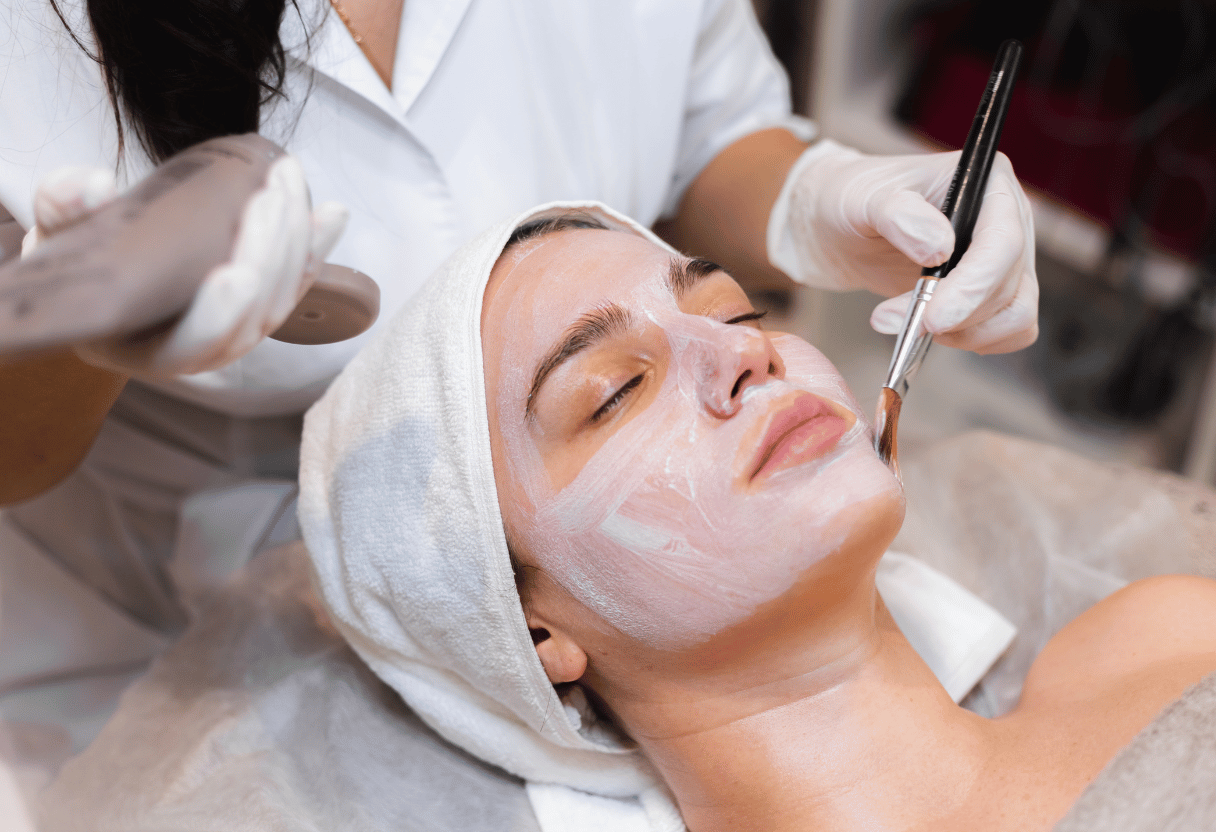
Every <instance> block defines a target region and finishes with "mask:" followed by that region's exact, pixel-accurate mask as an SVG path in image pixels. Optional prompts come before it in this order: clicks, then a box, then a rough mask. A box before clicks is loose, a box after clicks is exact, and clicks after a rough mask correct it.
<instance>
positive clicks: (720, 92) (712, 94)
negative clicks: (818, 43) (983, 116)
mask: <svg viewBox="0 0 1216 832" xmlns="http://www.w3.org/2000/svg"><path fill="white" fill-rule="evenodd" d="M770 127H785V128H786V129H788V130H790V131H791V132H792V133H794V134H795V135H796V136H798V137H799V138H801V139H803V140H805V141H810V140H811V139H812V138H814V136H815V132H816V130H815V126H814V124H812V123H811V122H810V121H808V120H807V119H805V118H802V117H801V116H797V115H794V114H793V113H792V112H791V108H790V90H789V79H788V78H787V77H786V74H785V70H784V69H783V68H782V66H781V64H780V63H778V61H777V59H776V57H775V56H774V55H773V53H772V50H771V49H770V48H769V45H768V40H767V38H766V37H765V35H764V32H763V31H762V30H761V29H760V24H759V22H758V21H757V20H756V14H755V11H754V10H753V8H752V4H751V0H708V2H706V4H705V6H704V7H703V11H702V19H701V26H700V32H699V34H698V36H697V43H696V48H695V50H694V53H693V63H692V67H691V68H690V70H689V76H688V89H687V94H686V97H685V103H684V125H683V128H682V130H681V135H680V143H679V151H678V156H677V161H676V169H675V176H674V178H673V181H672V185H671V188H670V190H669V192H668V195H667V200H666V202H665V203H664V206H663V212H662V216H663V217H665V218H670V217H672V216H674V215H675V213H676V210H677V209H678V208H679V205H680V200H681V199H682V198H683V197H684V191H685V190H687V188H688V186H689V185H690V184H691V183H692V180H693V179H695V178H696V177H697V174H699V173H700V172H701V171H702V170H703V169H704V168H705V166H706V165H707V164H709V162H710V160H712V159H713V158H714V157H715V156H717V155H718V154H719V153H721V152H722V150H724V149H725V148H726V147H727V146H728V145H730V144H732V143H734V142H735V141H737V140H738V139H741V138H742V137H744V136H746V135H748V134H749V133H754V132H756V131H758V130H764V129H767V128H770Z"/></svg>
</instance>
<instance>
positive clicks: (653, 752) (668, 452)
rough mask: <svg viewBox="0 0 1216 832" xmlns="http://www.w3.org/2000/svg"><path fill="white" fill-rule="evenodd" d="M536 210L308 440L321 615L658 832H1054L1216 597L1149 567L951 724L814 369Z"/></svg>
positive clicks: (321, 413)
mask: <svg viewBox="0 0 1216 832" xmlns="http://www.w3.org/2000/svg"><path fill="white" fill-rule="evenodd" d="M525 220H526V221H524V222H523V223H522V224H519V225H518V227H517V228H515V226H514V225H512V226H506V227H503V228H500V229H498V230H496V231H492V232H489V233H488V234H487V235H486V236H483V237H482V238H481V239H480V240H479V241H477V242H476V243H474V244H472V245H471V246H469V247H467V248H466V249H465V250H464V252H463V253H462V254H461V255H458V256H457V258H456V259H455V260H454V261H453V262H452V263H451V264H450V265H449V267H448V268H447V270H446V272H443V273H441V274H440V275H439V276H438V277H437V279H436V280H433V281H432V282H431V283H430V284H429V286H428V288H427V289H426V290H424V292H423V293H422V294H421V295H420V297H419V299H418V301H417V302H416V303H415V304H414V305H413V307H412V308H411V310H410V311H409V312H407V313H406V314H404V315H403V316H401V317H399V318H398V319H397V321H396V322H395V324H394V327H393V329H392V331H391V332H389V333H387V334H386V335H385V336H383V337H381V338H380V339H379V340H378V341H377V342H375V343H374V345H373V346H371V347H370V348H369V349H367V350H365V351H364V353H363V354H362V355H361V356H360V357H359V359H357V361H356V362H355V363H354V364H352V365H351V367H350V368H348V370H347V371H346V372H345V373H344V374H343V376H342V377H341V378H340V379H339V381H338V382H337V383H335V385H334V386H333V387H332V388H331V389H330V391H329V392H328V393H327V394H326V397H325V398H324V399H323V400H322V401H321V402H320V403H319V404H318V405H317V406H316V407H314V408H313V410H312V411H311V412H310V413H309V416H308V419H307V424H306V429H305V446H304V453H303V459H302V473H301V484H302V495H301V508H300V512H301V519H302V525H303V528H304V533H305V540H306V542H307V544H308V547H309V550H310V552H311V556H312V559H313V565H314V569H315V572H316V577H317V579H318V580H317V584H318V587H319V588H320V591H321V594H322V596H323V598H324V602H325V604H326V606H327V608H328V611H329V613H330V616H331V617H332V619H333V621H334V623H335V624H336V626H337V627H338V629H339V630H340V631H341V632H342V633H343V635H344V636H345V637H346V638H347V639H348V641H349V642H350V643H351V644H352V645H353V646H354V648H355V649H356V651H358V652H359V654H360V655H361V656H362V657H363V658H364V659H365V660H366V661H367V662H368V663H369V665H370V666H371V667H372V669H373V670H375V671H376V672H377V674H378V675H380V676H381V678H383V679H384V680H385V681H387V682H388V683H389V684H390V685H391V686H392V687H394V688H395V689H396V690H397V691H398V692H399V693H400V694H401V695H402V696H403V697H404V699H405V700H406V702H407V703H409V705H410V706H411V707H412V708H413V709H414V710H416V711H417V712H418V713H419V714H420V715H421V716H422V718H423V719H424V720H425V721H427V722H428V723H430V724H431V725H432V726H433V727H434V728H436V729H437V730H438V731H439V733H440V734H442V735H443V736H445V737H447V738H448V739H449V740H451V741H453V742H455V743H456V744H458V745H460V746H462V747H464V748H465V749H467V750H469V751H471V752H472V753H474V754H476V755H477V756H479V757H481V758H483V759H485V760H488V761H489V762H492V763H494V764H496V765H499V766H501V767H503V768H505V769H507V770H508V771H510V772H513V773H515V774H517V775H519V776H521V777H523V778H525V779H526V780H528V781H530V782H533V783H538V784H544V783H554V784H561V785H564V786H568V787H572V788H573V789H575V790H578V792H579V793H591V794H593V795H596V794H598V795H606V796H613V797H621V796H630V795H640V796H641V804H642V805H643V806H645V807H647V812H648V815H647V817H648V818H649V820H648V823H650V824H651V826H652V828H656V827H658V826H661V825H662V824H663V823H665V822H667V823H670V824H672V825H678V823H679V820H678V819H676V818H675V816H674V811H678V814H679V817H680V818H682V820H683V823H684V824H686V826H687V828H688V829H690V830H693V831H694V832H706V831H707V830H748V829H764V830H784V829H791V830H794V829H807V830H834V829H844V830H851V829H866V830H872V829H922V828H924V829H929V828H932V829H935V830H945V829H967V830H973V829H993V830H995V829H1016V830H1026V829H1048V828H1050V827H1051V826H1052V824H1053V823H1054V822H1055V821H1056V820H1058V819H1059V818H1060V817H1062V816H1063V815H1064V814H1065V813H1066V811H1067V810H1068V808H1069V806H1070V805H1071V804H1072V803H1073V802H1074V801H1075V800H1076V799H1077V797H1078V796H1079V795H1080V794H1081V792H1082V790H1083V789H1084V788H1085V786H1086V785H1087V784H1088V783H1089V782H1090V781H1091V780H1092V779H1093V778H1094V777H1095V776H1096V775H1097V774H1098V772H1099V771H1100V770H1101V769H1102V768H1103V766H1104V765H1106V763H1107V762H1108V761H1109V760H1111V758H1112V757H1113V756H1114V755H1115V754H1116V752H1117V751H1119V749H1120V748H1121V747H1122V746H1124V745H1125V744H1127V743H1128V742H1129V741H1130V740H1131V739H1132V738H1133V737H1134V736H1135V735H1136V734H1137V732H1139V731H1140V730H1141V729H1142V728H1144V727H1145V726H1146V725H1147V724H1148V723H1149V722H1150V721H1151V720H1152V719H1153V718H1154V716H1155V715H1156V714H1157V713H1158V712H1159V711H1160V710H1161V709H1162V708H1163V707H1164V706H1165V705H1167V704H1168V703H1170V702H1171V701H1172V700H1174V699H1175V698H1177V697H1178V696H1179V695H1180V694H1182V693H1183V691H1184V690H1185V689H1186V688H1188V687H1189V686H1191V685H1193V684H1195V683H1196V682H1199V681H1200V680H1201V679H1203V678H1204V677H1205V676H1206V675H1207V674H1209V673H1211V672H1212V671H1213V670H1216V583H1213V582H1211V581H1208V580H1206V579H1203V578H1192V577H1166V578H1155V579H1150V580H1146V581H1140V582H1136V583H1133V584H1131V585H1130V586H1128V587H1127V588H1125V589H1123V590H1121V591H1119V592H1117V593H1115V594H1114V595H1112V596H1110V597H1109V598H1107V599H1106V600H1105V601H1103V602H1101V603H1099V604H1098V605H1096V606H1095V607H1093V608H1091V609H1090V610H1089V611H1088V612H1086V613H1085V614H1084V615H1082V616H1081V617H1080V618H1078V619H1076V620H1075V621H1073V623H1072V624H1070V625H1069V626H1067V627H1066V628H1065V629H1064V630H1063V631H1061V632H1060V633H1059V634H1057V635H1056V636H1055V638H1053V639H1052V640H1051V642H1050V643H1049V644H1048V646H1047V648H1046V649H1045V650H1044V651H1043V652H1042V654H1041V655H1040V656H1039V658H1038V660H1037V661H1036V663H1035V664H1034V666H1033V667H1032V669H1031V671H1030V674H1029V676H1028V678H1027V679H1026V683H1025V687H1024V693H1023V695H1022V698H1021V701H1020V703H1019V705H1018V706H1017V707H1016V708H1015V709H1014V710H1013V711H1012V712H1011V713H1009V714H1007V715H1004V716H1002V717H1001V718H999V719H984V718H981V717H979V716H977V715H975V714H973V713H971V712H969V711H966V710H964V709H962V708H960V707H958V706H957V705H955V704H954V702H953V701H952V700H951V698H950V697H949V696H948V695H947V694H946V692H945V690H944V689H943V688H942V686H941V684H940V683H939V682H938V681H937V680H936V679H935V677H934V676H933V674H932V673H931V672H930V671H929V669H928V668H927V667H926V665H925V664H924V662H923V661H922V660H921V659H920V658H919V657H918V655H917V654H916V653H915V652H914V651H913V650H912V649H911V647H910V646H909V644H908V642H907V640H906V639H905V638H904V637H903V635H902V634H901V633H900V631H899V629H898V627H897V626H896V625H895V624H894V622H893V621H892V619H891V617H890V615H889V614H888V613H887V611H886V609H885V607H884V605H883V602H882V600H881V599H880V597H879V596H878V594H877V593H876V591H875V583H874V576H875V570H876V566H877V564H878V561H879V559H880V557H881V556H882V555H883V553H884V551H885V550H886V548H887V546H888V545H889V543H890V542H891V540H892V538H893V537H894V536H895V534H896V532H897V531H898V529H899V527H900V523H901V521H902V518H903V513H904V498H903V494H902V490H901V487H900V484H899V482H898V481H897V480H896V479H895V477H893V476H892V474H891V473H890V472H889V471H888V470H887V469H886V467H884V466H883V465H882V464H881V463H880V462H879V460H878V459H877V457H876V455H875V454H874V452H873V450H872V448H871V441H872V437H871V434H870V431H869V427H868V425H867V424H866V423H865V420H864V419H863V418H862V417H861V416H860V415H859V414H860V409H859V407H858V405H857V403H856V401H854V399H853V397H852V395H851V394H850V393H849V391H848V390H847V389H846V388H845V387H844V384H843V382H842V380H841V378H840V377H839V375H837V373H836V371H835V370H834V368H833V367H832V366H831V365H830V364H829V363H828V361H827V360H826V359H825V358H824V357H823V356H822V355H821V354H820V353H819V352H817V351H816V350H815V349H814V348H813V347H812V346H810V345H809V344H808V343H806V342H805V341H803V340H801V339H799V338H796V337H794V336H791V335H786V334H780V333H774V332H767V331H765V330H764V329H763V326H762V321H761V320H760V318H761V317H762V316H761V315H760V314H759V313H758V312H757V311H756V310H755V309H753V307H752V306H751V304H750V303H749V301H748V299H747V296H746V295H745V294H744V293H743V292H742V291H741V290H740V289H739V287H738V286H737V285H736V284H735V282H734V281H733V280H732V279H731V278H730V277H729V276H728V275H726V274H725V273H724V272H723V271H721V270H720V269H719V268H717V267H716V266H714V265H713V264H710V263H706V262H703V261H698V260H688V259H686V258H684V257H681V256H679V255H677V254H675V253H674V252H673V251H671V250H670V249H668V248H666V247H664V246H663V245H662V244H661V243H659V242H658V241H657V240H656V239H655V238H653V237H652V236H651V235H650V234H649V233H648V232H646V231H644V230H641V229H639V228H637V227H635V226H633V225H632V224H630V223H628V221H626V220H624V219H622V218H620V217H618V216H616V215H614V214H611V213H610V212H607V211H605V210H603V209H601V208H597V207H594V206H592V207H583V208H582V209H579V210H574V209H573V208H570V207H557V208H550V209H548V210H544V211H542V212H540V213H539V214H536V215H532V216H530V217H528V218H525ZM513 228H514V229H515V230H514V233H512V230H513ZM672 801H673V803H674V808H672V809H671V812H672V813H671V814H670V816H668V817H667V819H666V821H664V806H667V807H669V808H670V807H672V806H673V803H672Z"/></svg>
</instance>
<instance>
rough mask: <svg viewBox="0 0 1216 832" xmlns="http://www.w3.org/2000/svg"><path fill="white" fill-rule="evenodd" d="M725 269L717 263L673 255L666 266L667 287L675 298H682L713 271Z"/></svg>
mask: <svg viewBox="0 0 1216 832" xmlns="http://www.w3.org/2000/svg"><path fill="white" fill-rule="evenodd" d="M720 271H725V270H724V269H723V268H722V267H721V266H719V265H718V264H717V263H714V262H712V261H710V260H703V259H701V258H700V257H695V258H693V259H691V260H688V259H685V258H683V257H673V258H671V261H670V262H669V263H668V266H667V288H668V289H670V290H671V293H672V294H673V295H675V298H676V300H683V299H684V296H685V295H687V294H688V293H689V292H691V291H692V289H693V287H694V286H696V285H697V284H698V283H700V282H701V281H702V280H704V279H705V278H707V277H709V276H710V275H711V274H713V273H714V272H720Z"/></svg>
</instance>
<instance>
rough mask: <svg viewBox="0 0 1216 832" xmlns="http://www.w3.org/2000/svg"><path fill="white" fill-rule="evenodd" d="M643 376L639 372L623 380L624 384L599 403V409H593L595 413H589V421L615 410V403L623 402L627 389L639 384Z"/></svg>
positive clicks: (596, 419) (594, 421)
mask: <svg viewBox="0 0 1216 832" xmlns="http://www.w3.org/2000/svg"><path fill="white" fill-rule="evenodd" d="M645 377H646V376H645V374H644V373H639V374H638V375H636V376H634V377H633V378H631V379H629V381H627V382H625V384H624V385H623V386H622V387H621V388H620V389H619V390H617V391H616V392H615V393H613V394H612V396H611V397H610V398H609V399H608V401H606V402H604V403H603V404H602V405H600V409H599V410H597V411H595V413H592V414H591V423H592V424H595V423H596V422H598V421H599V420H600V419H603V418H604V417H605V416H607V415H608V414H609V413H611V412H612V411H613V410H616V408H617V405H619V404H620V403H621V402H623V401H624V400H625V397H626V396H627V395H629V391H631V390H632V389H633V388H635V387H637V386H638V385H639V384H641V383H642V379H643V378H645Z"/></svg>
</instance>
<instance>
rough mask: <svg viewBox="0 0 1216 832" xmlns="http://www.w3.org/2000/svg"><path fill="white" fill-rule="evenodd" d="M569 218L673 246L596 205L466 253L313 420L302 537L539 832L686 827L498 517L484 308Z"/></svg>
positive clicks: (329, 591)
mask: <svg viewBox="0 0 1216 832" xmlns="http://www.w3.org/2000/svg"><path fill="white" fill-rule="evenodd" d="M572 208H577V209H579V210H582V211H585V212H590V213H594V214H596V215H597V216H599V217H600V218H601V219H603V220H604V221H605V223H606V224H608V225H609V227H612V228H617V229H620V230H624V231H631V232H633V233H636V234H639V235H641V236H643V237H645V238H647V239H649V240H652V241H654V242H655V243H656V244H658V245H664V244H663V243H662V242H660V241H659V240H658V239H657V238H656V237H655V236H654V235H653V234H651V233H650V232H649V231H648V230H646V229H644V228H641V227H640V226H638V225H636V224H635V223H633V222H632V221H630V220H628V219H627V218H625V217H622V216H621V215H619V214H617V213H615V212H613V211H611V210H610V209H608V208H606V207H604V206H602V205H598V204H587V203H551V204H549V205H545V206H541V207H540V208H538V209H534V210H532V211H528V212H527V213H525V214H523V215H521V216H520V217H516V218H515V219H513V220H511V221H510V222H506V223H503V224H502V225H499V226H498V227H496V228H494V229H492V230H490V231H488V232H486V233H485V234H483V235H481V236H480V237H478V238H477V239H476V240H474V241H473V242H472V243H470V244H468V245H466V246H465V247H464V248H462V249H461V250H460V251H459V252H457V253H456V254H455V255H454V256H453V257H452V258H451V259H450V260H449V261H448V263H447V264H446V265H445V266H444V267H443V268H442V269H440V271H439V272H438V273H437V274H436V275H435V276H434V277H433V278H432V279H431V280H430V282H429V283H428V284H427V285H426V286H425V287H424V288H423V289H422V291H421V292H419V293H418V295H416V296H415V298H414V299H413V301H412V302H411V303H410V304H409V305H407V306H406V307H405V308H404V309H403V310H402V311H401V313H400V314H398V316H397V318H396V319H395V320H394V321H392V322H391V323H390V325H389V326H387V327H385V328H384V330H383V331H382V332H381V333H380V334H379V335H378V336H377V337H376V338H375V339H374V340H373V341H372V342H371V343H369V344H368V346H367V347H366V348H365V349H364V350H363V351H362V352H361V353H360V354H359V355H358V356H357V357H356V358H355V360H354V361H352V362H351V363H350V364H349V365H348V366H347V368H346V369H345V370H344V371H343V372H342V374H341V375H340V376H339V377H338V379H337V380H336V381H335V382H334V384H333V385H332V386H331V387H330V389H329V391H328V392H327V393H326V394H325V396H324V397H323V398H322V399H321V400H320V401H319V402H317V404H316V405H315V406H314V407H313V408H312V409H311V410H310V411H309V412H308V415H307V417H306V419H305V426H304V440H303V447H302V451H301V465H300V503H299V510H300V525H301V529H302V531H303V534H304V539H305V542H306V543H307V545H308V549H309V552H310V556H311V559H312V564H313V570H314V574H315V578H316V582H317V587H318V589H319V591H320V593H321V595H322V597H323V599H324V602H325V604H326V605H327V607H328V608H329V611H330V614H331V616H332V618H333V620H334V622H335V624H336V626H337V627H338V628H339V630H340V631H341V632H342V633H343V635H344V636H345V638H346V639H347V640H348V641H349V642H350V644H351V645H352V646H353V647H354V649H355V650H356V651H357V652H358V653H359V655H360V656H361V657H362V658H363V659H364V661H366V662H367V663H368V665H369V666H370V667H371V668H372V670H373V671H375V673H377V674H378V675H379V676H380V677H381V678H382V679H383V680H384V681H385V682H387V683H388V684H389V685H390V686H391V687H393V688H394V689H395V690H396V691H397V692H398V693H399V694H400V695H401V696H402V698H403V699H404V700H405V701H406V702H407V703H408V704H409V705H410V707H412V708H413V709H414V710H415V711H416V712H417V713H418V715H419V716H420V717H421V718H422V719H423V720H424V721H425V722H426V723H427V724H429V725H430V726H431V727H432V728H434V729H435V730H436V731H437V732H438V733H439V734H441V735H442V736H443V737H445V738H446V739H448V740H449V741H451V742H453V743H455V744H456V745H458V746H460V747H462V748H464V749H466V750H468V751H469V752H471V753H473V754H475V755H477V756H478V757H480V758H482V759H484V760H486V761H488V762H490V763H493V764H494V765H497V766H500V767H502V768H503V769H506V770H507V771H509V772H511V773H512V774H515V775H517V776H519V777H522V778H523V779H524V780H526V781H528V782H529V784H530V785H529V796H530V798H531V799H532V802H533V806H534V808H535V809H536V813H537V817H538V819H539V820H540V821H541V825H542V828H543V829H544V830H545V832H557V830H562V831H563V832H591V830H596V829H602V828H604V826H603V822H602V821H604V820H605V819H606V818H607V817H609V810H608V809H607V808H606V807H609V806H611V807H614V808H615V809H619V813H617V814H614V815H613V817H617V818H618V819H617V820H615V821H613V824H614V826H613V828H620V829H633V828H637V829H648V830H656V832H657V831H658V830H668V829H680V828H682V826H683V824H682V823H681V822H680V820H679V814H678V812H676V810H675V807H674V806H673V805H672V803H671V799H670V796H669V795H668V793H667V792H666V790H665V789H664V788H663V787H662V785H661V784H660V783H659V782H658V780H657V778H656V776H655V775H654V773H653V772H652V770H651V769H650V767H649V766H648V765H647V764H646V762H645V760H643V759H642V758H641V756H640V755H638V754H637V753H635V752H634V751H633V750H632V749H631V748H630V747H629V745H628V744H627V743H626V742H624V741H623V740H621V739H620V738H618V737H617V736H616V735H615V734H614V733H613V732H612V731H611V730H610V729H608V728H606V727H605V726H603V725H599V724H596V723H595V722H594V721H593V719H592V718H587V717H586V716H585V715H586V714H588V709H585V708H580V707H579V703H578V702H570V703H563V702H561V701H560V700H559V699H558V696H557V694H556V693H555V691H554V689H553V686H552V685H551V684H550V683H549V681H548V679H547V678H546V676H545V672H544V670H543V668H542V667H541V664H540V661H539V660H538V658H537V656H536V651H535V649H534V647H533V644H532V639H531V637H530V635H529V633H528V628H527V625H526V623H525V620H524V616H523V611H522V608H521V606H520V602H519V597H518V594H517V593H516V589H515V579H514V575H513V573H512V569H511V564H510V560H509V557H508V554H507V546H506V540H505V538H504V534H503V527H502V519H501V516H500V513H499V509H498V499H497V493H496V491H495V486H494V473H493V467H492V463H491V455H490V440H489V423H488V416H487V411H486V399H485V389H484V382H483V377H482V359H481V334H480V321H481V304H482V295H483V292H484V288H485V284H486V281H487V279H488V278H489V274H490V270H491V269H492V267H493V265H494V262H495V261H496V260H497V258H498V255H499V253H500V252H501V251H502V248H503V246H504V245H505V244H506V242H507V240H508V238H509V237H510V234H511V232H512V231H513V230H514V229H515V228H516V227H517V226H518V225H519V224H520V223H522V222H524V221H526V220H528V219H531V218H533V217H536V216H538V215H540V214H542V213H545V212H552V211H557V210H564V209H572ZM897 580H898V579H897ZM930 583H932V582H930ZM959 589H960V591H962V590H961V588H959ZM930 600H931V601H932V603H931V604H929V605H928V609H929V610H930V611H931V610H932V609H933V608H934V607H935V606H936V605H937V600H935V599H930ZM905 606H906V605H905ZM994 614H995V613H994ZM905 618H907V616H905ZM928 629H929V630H933V631H935V632H941V630H940V629H937V630H934V628H931V627H930V628H928ZM942 654H943V655H952V653H951V652H950V651H942ZM993 658H994V659H995V656H993ZM580 714H583V715H584V716H580ZM604 798H613V799H616V800H617V802H615V803H605V802H604ZM620 813H623V814H620ZM639 813H640V814H639ZM626 816H629V817H632V818H633V820H630V821H626V820H624V819H623V818H624V817H626ZM627 823H632V824H634V825H633V826H627V825H626V824H627Z"/></svg>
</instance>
